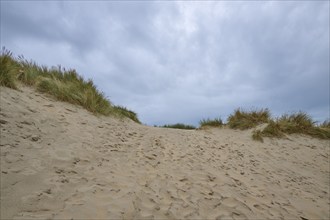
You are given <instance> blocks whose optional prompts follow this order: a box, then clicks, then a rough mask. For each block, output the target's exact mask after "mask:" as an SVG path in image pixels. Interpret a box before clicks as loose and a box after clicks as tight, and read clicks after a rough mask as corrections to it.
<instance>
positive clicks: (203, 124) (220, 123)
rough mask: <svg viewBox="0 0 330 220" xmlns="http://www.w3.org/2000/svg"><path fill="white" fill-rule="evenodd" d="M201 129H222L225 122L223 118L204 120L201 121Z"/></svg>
mask: <svg viewBox="0 0 330 220" xmlns="http://www.w3.org/2000/svg"><path fill="white" fill-rule="evenodd" d="M199 125H200V127H207V126H209V127H222V126H223V121H222V120H221V118H215V119H209V118H208V119H202V120H200V121H199Z"/></svg>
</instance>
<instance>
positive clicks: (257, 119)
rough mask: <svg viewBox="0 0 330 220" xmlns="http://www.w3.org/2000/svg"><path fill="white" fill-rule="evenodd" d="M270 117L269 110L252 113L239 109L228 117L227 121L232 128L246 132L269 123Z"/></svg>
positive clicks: (252, 111)
mask: <svg viewBox="0 0 330 220" xmlns="http://www.w3.org/2000/svg"><path fill="white" fill-rule="evenodd" d="M270 116H271V114H270V111H269V110H268V109H267V108H266V109H260V110H251V111H245V110H243V109H240V108H239V109H236V110H235V111H234V113H233V114H231V115H230V116H229V117H228V119H227V121H228V125H229V127H230V128H233V129H240V130H245V129H250V128H253V127H256V126H257V125H259V124H263V123H267V122H268V121H269V120H270Z"/></svg>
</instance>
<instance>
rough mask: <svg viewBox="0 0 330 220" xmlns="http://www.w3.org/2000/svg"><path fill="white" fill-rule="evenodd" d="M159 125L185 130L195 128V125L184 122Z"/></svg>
mask: <svg viewBox="0 0 330 220" xmlns="http://www.w3.org/2000/svg"><path fill="white" fill-rule="evenodd" d="M160 127H162V128H176V129H185V130H194V129H196V127H195V126H192V125H185V124H182V123H176V124H168V125H163V126H160Z"/></svg>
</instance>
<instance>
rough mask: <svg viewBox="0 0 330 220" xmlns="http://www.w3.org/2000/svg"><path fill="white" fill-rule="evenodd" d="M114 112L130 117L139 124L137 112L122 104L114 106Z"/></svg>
mask: <svg viewBox="0 0 330 220" xmlns="http://www.w3.org/2000/svg"><path fill="white" fill-rule="evenodd" d="M114 113H115V114H117V115H119V116H124V117H127V118H130V119H132V120H133V121H135V122H137V123H139V124H141V122H140V120H139V118H138V116H137V114H136V113H135V112H133V111H131V110H129V109H127V108H126V107H123V106H114Z"/></svg>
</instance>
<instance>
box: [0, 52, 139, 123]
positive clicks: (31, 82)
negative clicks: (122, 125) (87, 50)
mask: <svg viewBox="0 0 330 220" xmlns="http://www.w3.org/2000/svg"><path fill="white" fill-rule="evenodd" d="M0 67H1V68H0V71H1V72H0V86H6V87H9V88H13V89H17V84H18V82H20V83H23V84H25V85H27V86H32V87H35V88H36V89H37V90H38V91H39V92H42V93H47V94H50V95H52V96H54V97H55V98H56V99H58V100H60V101H65V102H69V103H72V104H76V105H80V106H82V107H84V108H86V109H87V110H88V111H90V112H92V113H95V114H101V115H106V116H108V115H115V116H120V117H127V118H130V119H132V120H133V121H135V122H138V123H140V121H139V119H138V117H137V114H136V113H135V112H133V111H131V110H128V109H127V108H125V107H121V106H114V105H112V103H111V102H110V101H109V100H108V99H107V98H106V97H105V95H104V94H103V93H102V92H100V91H99V90H98V89H97V88H96V86H95V85H94V83H93V81H92V80H87V81H86V80H84V79H83V77H81V76H80V75H79V74H78V73H77V72H76V71H75V70H74V69H69V70H65V69H64V68H62V67H61V66H58V67H52V68H48V67H46V66H39V65H38V64H36V63H35V62H32V61H27V60H25V59H24V57H23V56H20V57H18V58H17V59H16V58H13V56H12V53H11V52H10V51H8V50H6V49H2V52H1V56H0Z"/></svg>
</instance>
